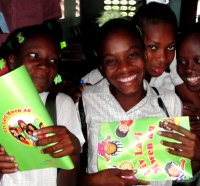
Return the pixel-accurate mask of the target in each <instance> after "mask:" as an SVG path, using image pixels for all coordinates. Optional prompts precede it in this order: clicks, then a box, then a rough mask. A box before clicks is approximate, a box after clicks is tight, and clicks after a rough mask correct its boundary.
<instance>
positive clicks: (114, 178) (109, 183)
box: [83, 169, 149, 186]
mask: <svg viewBox="0 0 200 186" xmlns="http://www.w3.org/2000/svg"><path fill="white" fill-rule="evenodd" d="M136 172H137V171H136V170H133V171H132V170H120V169H108V170H104V171H100V172H98V173H95V174H91V175H88V180H87V182H89V183H90V185H91V186H105V185H106V186H113V185H124V186H132V185H147V184H149V182H146V181H142V180H137V179H136V178H135V176H134V175H135V174H136ZM108 178H109V179H108ZM96 180H98V181H96ZM83 185H84V184H83Z"/></svg>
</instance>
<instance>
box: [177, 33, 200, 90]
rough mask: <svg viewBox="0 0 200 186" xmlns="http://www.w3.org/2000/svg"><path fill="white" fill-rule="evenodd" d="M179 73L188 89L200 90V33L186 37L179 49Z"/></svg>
mask: <svg viewBox="0 0 200 186" xmlns="http://www.w3.org/2000/svg"><path fill="white" fill-rule="evenodd" d="M177 64H178V65H177V66H178V73H179V75H180V76H181V78H182V79H183V81H184V82H185V84H186V86H187V87H188V89H190V90H191V91H194V92H199V91H200V33H198V34H197V33H196V34H191V35H189V36H188V37H186V38H185V39H184V40H183V41H182V43H181V45H180V47H179V49H178V51H177Z"/></svg>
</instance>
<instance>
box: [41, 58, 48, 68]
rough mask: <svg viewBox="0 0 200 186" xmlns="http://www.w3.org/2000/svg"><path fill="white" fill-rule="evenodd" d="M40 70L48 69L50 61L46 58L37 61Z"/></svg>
mask: <svg viewBox="0 0 200 186" xmlns="http://www.w3.org/2000/svg"><path fill="white" fill-rule="evenodd" d="M38 65H39V66H40V67H41V68H49V66H50V61H49V59H46V58H42V59H40V60H39V64H38Z"/></svg>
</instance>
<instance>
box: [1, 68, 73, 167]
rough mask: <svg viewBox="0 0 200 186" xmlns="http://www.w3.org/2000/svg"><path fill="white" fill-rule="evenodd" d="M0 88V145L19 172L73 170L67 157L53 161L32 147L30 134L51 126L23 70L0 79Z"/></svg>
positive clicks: (26, 72) (46, 113)
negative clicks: (52, 169) (13, 161)
mask: <svg viewBox="0 0 200 186" xmlns="http://www.w3.org/2000/svg"><path fill="white" fill-rule="evenodd" d="M0 85H1V92H0V105H1V107H0V121H1V127H0V144H1V145H2V146H4V147H5V149H6V152H7V153H8V154H9V155H10V156H14V157H15V161H16V162H17V163H18V164H19V170H20V171H24V170H32V169H42V168H48V167H57V168H62V169H73V168H74V165H73V163H72V161H71V159H70V157H69V156H65V157H62V158H53V157H51V156H50V155H49V154H43V153H42V147H36V146H35V141H36V140H37V138H36V137H34V136H33V135H32V133H33V131H34V130H35V129H40V128H41V127H45V126H50V125H53V122H52V120H51V118H50V116H49V114H48V112H47V110H46V108H45V106H44V104H43V102H42V100H41V99H40V96H39V94H38V92H37V90H36V88H35V86H34V84H33V82H32V80H31V78H30V76H29V74H28V71H27V70H26V68H25V66H21V67H19V68H17V69H16V70H14V71H12V72H9V73H7V74H6V75H3V76H1V77H0ZM43 137H44V138H45V137H46V136H45V135H44V136H43Z"/></svg>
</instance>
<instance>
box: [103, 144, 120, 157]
mask: <svg viewBox="0 0 200 186" xmlns="http://www.w3.org/2000/svg"><path fill="white" fill-rule="evenodd" d="M116 151H117V147H116V145H115V144H112V143H106V144H105V145H104V152H105V153H106V154H109V155H110V154H112V153H114V152H116Z"/></svg>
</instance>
